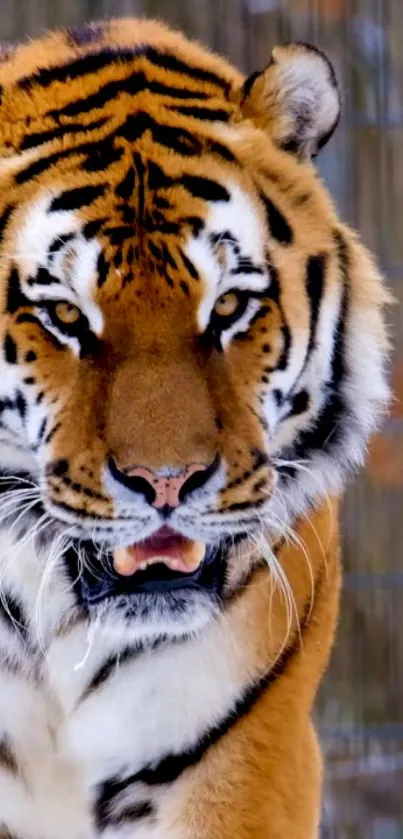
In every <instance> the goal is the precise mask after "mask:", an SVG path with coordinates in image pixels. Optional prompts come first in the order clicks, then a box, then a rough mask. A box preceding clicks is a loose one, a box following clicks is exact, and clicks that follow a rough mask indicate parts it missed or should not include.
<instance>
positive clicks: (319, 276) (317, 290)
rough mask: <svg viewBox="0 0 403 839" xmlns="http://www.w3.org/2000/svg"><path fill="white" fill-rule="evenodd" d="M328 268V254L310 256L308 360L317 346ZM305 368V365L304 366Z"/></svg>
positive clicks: (307, 274) (307, 289)
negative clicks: (326, 269) (317, 331)
mask: <svg viewBox="0 0 403 839" xmlns="http://www.w3.org/2000/svg"><path fill="white" fill-rule="evenodd" d="M325 268H326V254H324V253H321V254H318V255H317V256H310V257H309V259H308V261H307V265H306V291H307V294H308V297H309V303H310V313H311V320H310V329H309V342H308V350H307V360H308V359H309V356H310V354H311V352H312V349H313V348H314V346H315V341H316V329H317V325H318V318H319V308H320V303H321V300H322V295H323V287H324V279H325ZM304 366H305V365H304Z"/></svg>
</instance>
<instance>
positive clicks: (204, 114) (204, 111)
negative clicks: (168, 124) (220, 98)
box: [168, 105, 231, 122]
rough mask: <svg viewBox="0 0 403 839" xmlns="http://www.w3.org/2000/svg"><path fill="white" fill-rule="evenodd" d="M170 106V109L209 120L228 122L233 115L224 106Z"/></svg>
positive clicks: (195, 117)
mask: <svg viewBox="0 0 403 839" xmlns="http://www.w3.org/2000/svg"><path fill="white" fill-rule="evenodd" d="M168 107H169V110H170V111H175V112H176V113H178V114H183V115H184V116H188V117H193V118H194V119H202V120H207V121H209V122H215V121H217V122H228V120H229V118H230V116H231V115H230V113H229V111H224V109H223V108H207V107H202V106H200V105H168Z"/></svg>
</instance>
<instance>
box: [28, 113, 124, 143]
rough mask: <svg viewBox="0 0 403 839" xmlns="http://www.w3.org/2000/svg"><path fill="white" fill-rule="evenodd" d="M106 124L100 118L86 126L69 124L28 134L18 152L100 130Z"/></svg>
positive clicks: (103, 119) (104, 119)
mask: <svg viewBox="0 0 403 839" xmlns="http://www.w3.org/2000/svg"><path fill="white" fill-rule="evenodd" d="M106 122H107V117H101V118H100V119H97V120H95V121H94V122H89V123H88V124H87V125H84V124H83V123H72V122H71V123H70V124H67V125H59V126H57V128H50V129H49V130H48V131H38V132H36V133H33V134H28V136H27V137H24V139H23V141H22V143H21V145H20V151H26V149H32V148H36V146H41V145H42V144H43V143H50V142H51V141H52V140H56V139H58V138H60V137H65V136H66V134H67V135H68V134H80V133H83V132H85V131H94V130H95V129H96V128H101V126H102V125H105V123H106Z"/></svg>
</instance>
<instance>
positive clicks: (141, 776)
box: [0, 18, 390, 839]
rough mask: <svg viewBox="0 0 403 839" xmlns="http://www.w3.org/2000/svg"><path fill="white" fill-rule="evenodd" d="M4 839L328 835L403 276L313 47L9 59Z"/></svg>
mask: <svg viewBox="0 0 403 839" xmlns="http://www.w3.org/2000/svg"><path fill="white" fill-rule="evenodd" d="M0 85H1V98H0V148H1V154H0V182H1V190H0V200H1V207H0V247H1V257H0V289H1V318H0V332H1V345H2V356H1V377H0V413H1V416H0V464H1V475H0V489H1V492H0V569H1V574H0V594H1V597H0V601H1V607H0V684H1V690H0V837H1V839H97V837H98V839H99V838H100V837H102V839H235V837H236V839H290V838H291V837H292V839H314V837H317V836H318V835H319V830H320V821H321V815H320V814H321V798H322V783H323V759H322V756H321V751H322V750H321V747H320V740H319V737H318V734H317V733H316V728H315V725H314V722H313V720H314V716H313V713H314V701H315V697H316V694H317V692H318V689H319V686H320V684H321V682H322V678H323V675H324V673H325V670H326V667H327V663H328V659H329V656H330V651H331V648H332V644H333V639H334V635H335V629H336V624H337V620H338V610H339V605H338V604H339V591H340V578H341V571H340V552H341V551H340V535H339V524H338V522H339V505H340V499H341V496H342V494H343V490H344V487H345V484H346V481H347V479H348V478H349V476H350V475H351V474H352V473H354V472H355V471H356V469H357V468H358V467H360V466H361V464H362V463H363V461H364V458H365V454H366V449H367V442H368V440H369V436H370V434H371V433H372V432H373V431H374V430H375V429H376V428H377V427H378V425H379V423H380V421H381V418H382V416H383V415H384V412H385V410H386V409H387V405H388V401H389V385H388V364H389V361H388V359H389V339H388V330H387V323H386V321H387V318H386V312H387V306H388V304H389V302H390V298H389V293H388V291H387V289H386V285H385V283H384V280H383V278H382V276H381V273H380V271H379V270H378V268H377V266H376V264H375V260H374V259H373V257H372V256H371V255H370V253H369V252H368V251H367V250H366V248H365V247H364V245H363V244H362V243H361V241H360V239H359V237H358V234H356V233H355V232H354V231H353V230H352V229H350V227H349V226H347V225H346V224H344V223H343V222H342V221H341V220H340V219H339V216H338V213H337V211H336V208H335V206H334V205H333V203H332V200H331V198H330V196H329V194H328V192H327V189H326V187H325V185H324V183H323V182H322V180H321V177H320V175H319V170H318V169H317V168H316V166H315V158H316V155H317V154H318V152H319V151H320V149H321V148H322V147H323V146H324V145H325V144H326V142H327V141H328V140H329V138H330V137H331V135H332V133H333V131H334V129H335V128H336V125H337V123H338V121H339V115H340V93H339V87H338V83H337V80H336V76H335V73H334V70H333V68H332V65H331V63H330V62H329V60H328V59H327V57H326V56H325V55H324V54H322V52H320V51H319V50H318V49H317V48H314V47H311V46H309V45H307V44H304V43H285V44H281V45H279V46H276V47H275V48H274V49H273V50H272V53H271V56H269V60H268V63H267V65H266V66H265V67H264V68H263V70H259V71H256V72H254V73H253V74H252V75H249V76H248V77H247V76H245V74H243V73H241V72H240V71H238V70H237V69H235V68H234V67H233V66H231V65H230V64H229V63H227V61H226V60H225V59H224V58H223V57H221V56H218V55H215V54H213V53H211V52H209V51H208V49H206V48H205V47H204V46H202V45H200V44H199V43H198V42H196V41H192V40H190V39H188V38H187V37H185V35H183V34H182V33H180V32H177V31H176V30H174V29H171V28H169V27H168V26H166V25H165V24H164V23H162V22H156V21H152V20H146V19H144V20H140V19H139V20H137V19H132V18H130V19H125V18H122V19H112V20H108V21H103V22H95V23H89V24H86V25H83V26H81V27H75V28H68V29H63V30H59V31H56V32H50V33H46V34H45V35H43V36H42V37H41V38H39V39H36V40H32V41H30V42H29V43H26V44H22V45H17V46H10V47H5V48H4V49H3V51H2V55H1V62H0Z"/></svg>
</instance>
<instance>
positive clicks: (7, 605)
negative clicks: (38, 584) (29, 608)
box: [0, 590, 29, 641]
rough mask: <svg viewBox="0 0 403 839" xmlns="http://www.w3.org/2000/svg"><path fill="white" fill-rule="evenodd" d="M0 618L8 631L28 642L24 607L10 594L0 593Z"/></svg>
mask: <svg viewBox="0 0 403 839" xmlns="http://www.w3.org/2000/svg"><path fill="white" fill-rule="evenodd" d="M0 616H1V618H2V620H3V621H4V622H5V623H6V624H7V626H8V627H9V629H11V630H12V631H13V632H16V633H17V634H18V635H20V636H21V637H22V638H23V640H24V641H27V640H28V637H29V629H28V622H27V618H26V615H25V610H24V607H23V605H22V603H21V601H20V600H18V598H17V597H16V596H15V595H14V594H11V592H7V591H4V590H3V592H2V595H1V598H0Z"/></svg>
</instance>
